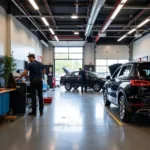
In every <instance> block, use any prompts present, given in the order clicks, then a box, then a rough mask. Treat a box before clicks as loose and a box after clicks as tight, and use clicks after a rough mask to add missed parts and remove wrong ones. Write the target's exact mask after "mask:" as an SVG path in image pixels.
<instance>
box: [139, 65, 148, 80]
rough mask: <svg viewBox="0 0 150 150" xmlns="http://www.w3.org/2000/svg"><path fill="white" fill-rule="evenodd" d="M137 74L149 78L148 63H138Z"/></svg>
mask: <svg viewBox="0 0 150 150" xmlns="http://www.w3.org/2000/svg"><path fill="white" fill-rule="evenodd" d="M138 76H140V77H149V78H150V63H143V64H140V65H139V67H138Z"/></svg>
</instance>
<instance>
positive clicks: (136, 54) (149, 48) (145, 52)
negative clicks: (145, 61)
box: [132, 34, 150, 59]
mask: <svg viewBox="0 0 150 150" xmlns="http://www.w3.org/2000/svg"><path fill="white" fill-rule="evenodd" d="M132 56H133V59H137V58H141V57H145V56H150V34H148V35H146V36H144V37H143V38H141V39H139V40H137V41H135V42H134V43H133V52H132Z"/></svg>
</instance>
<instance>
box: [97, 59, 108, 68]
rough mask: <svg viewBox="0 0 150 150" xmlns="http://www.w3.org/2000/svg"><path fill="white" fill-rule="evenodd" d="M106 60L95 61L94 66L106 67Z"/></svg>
mask: <svg viewBox="0 0 150 150" xmlns="http://www.w3.org/2000/svg"><path fill="white" fill-rule="evenodd" d="M106 62H107V60H106V59H97V60H96V65H97V66H98V65H99V66H106V65H107V63H106Z"/></svg>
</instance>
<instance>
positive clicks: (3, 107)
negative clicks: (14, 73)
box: [0, 92, 10, 116]
mask: <svg viewBox="0 0 150 150" xmlns="http://www.w3.org/2000/svg"><path fill="white" fill-rule="evenodd" d="M9 108H10V94H9V92H8V93H3V94H0V116H2V115H6V114H7V113H8V112H9Z"/></svg>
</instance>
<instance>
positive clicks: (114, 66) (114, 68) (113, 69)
mask: <svg viewBox="0 0 150 150" xmlns="http://www.w3.org/2000/svg"><path fill="white" fill-rule="evenodd" d="M121 65H122V64H113V65H111V66H108V68H109V71H110V75H111V76H112V75H113V74H114V72H115V71H116V70H117V69H118V68H119V67H120V66H121Z"/></svg>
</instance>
